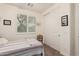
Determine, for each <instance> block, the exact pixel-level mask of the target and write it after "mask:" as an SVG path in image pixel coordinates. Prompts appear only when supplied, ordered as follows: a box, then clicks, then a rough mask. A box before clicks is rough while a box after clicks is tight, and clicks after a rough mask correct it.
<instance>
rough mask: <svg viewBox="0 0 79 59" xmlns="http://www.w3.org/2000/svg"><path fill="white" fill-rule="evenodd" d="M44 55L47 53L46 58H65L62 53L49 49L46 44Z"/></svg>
mask: <svg viewBox="0 0 79 59" xmlns="http://www.w3.org/2000/svg"><path fill="white" fill-rule="evenodd" d="M44 53H45V56H63V55H62V54H60V52H58V51H57V50H55V49H53V48H51V47H49V46H48V45H46V44H44Z"/></svg>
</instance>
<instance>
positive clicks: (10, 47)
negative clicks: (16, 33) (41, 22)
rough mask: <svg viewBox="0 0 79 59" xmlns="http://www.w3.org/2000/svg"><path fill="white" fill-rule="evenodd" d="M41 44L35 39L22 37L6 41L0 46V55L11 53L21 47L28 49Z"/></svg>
mask: <svg viewBox="0 0 79 59" xmlns="http://www.w3.org/2000/svg"><path fill="white" fill-rule="evenodd" d="M38 46H42V44H41V43H40V42H39V41H37V40H36V39H23V40H16V41H11V42H8V43H7V44H6V45H3V46H2V47H0V55H5V54H9V53H13V52H16V51H19V50H22V49H30V48H33V47H38Z"/></svg>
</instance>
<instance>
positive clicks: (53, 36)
mask: <svg viewBox="0 0 79 59" xmlns="http://www.w3.org/2000/svg"><path fill="white" fill-rule="evenodd" d="M58 23H59V20H57V19H56V18H55V15H54V14H53V13H50V14H48V15H46V16H44V43H45V44H47V45H49V46H50V47H52V48H54V49H56V50H58V51H60V34H59V31H60V28H59V26H60V25H59V24H58Z"/></svg>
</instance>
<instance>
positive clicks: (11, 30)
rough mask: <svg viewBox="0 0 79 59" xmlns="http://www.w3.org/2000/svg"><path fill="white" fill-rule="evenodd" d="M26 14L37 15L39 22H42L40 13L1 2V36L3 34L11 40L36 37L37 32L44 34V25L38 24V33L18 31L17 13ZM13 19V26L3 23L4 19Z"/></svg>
mask: <svg viewBox="0 0 79 59" xmlns="http://www.w3.org/2000/svg"><path fill="white" fill-rule="evenodd" d="M18 13H21V14H25V15H28V16H35V17H36V20H37V23H40V22H41V20H42V16H41V15H40V14H39V13H36V12H32V11H28V10H23V9H19V8H17V7H14V6H10V5H6V4H0V18H1V19H0V36H3V37H5V38H7V39H9V40H16V39H22V38H26V37H36V34H42V25H41V23H40V26H37V30H36V34H33V33H24V34H19V33H17V18H16V17H17V14H18ZM4 19H7V20H11V26H7V25H3V20H4Z"/></svg>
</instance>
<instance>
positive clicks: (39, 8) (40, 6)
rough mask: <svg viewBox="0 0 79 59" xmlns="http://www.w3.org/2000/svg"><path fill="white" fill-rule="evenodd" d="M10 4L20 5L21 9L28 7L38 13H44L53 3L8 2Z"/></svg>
mask: <svg viewBox="0 0 79 59" xmlns="http://www.w3.org/2000/svg"><path fill="white" fill-rule="evenodd" d="M8 4H9V5H12V6H16V7H19V8H21V9H28V10H31V11H35V12H38V13H43V12H44V11H46V10H47V9H48V8H50V7H51V6H52V5H54V4H53V3H32V4H33V6H32V7H31V6H28V3H8Z"/></svg>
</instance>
